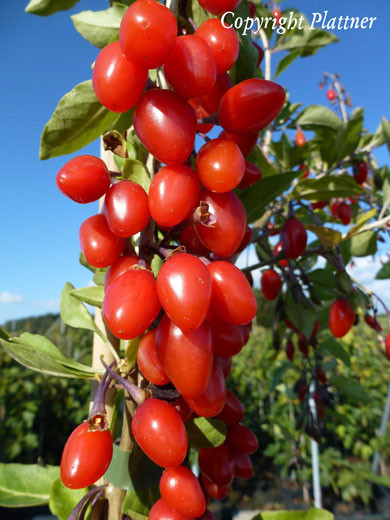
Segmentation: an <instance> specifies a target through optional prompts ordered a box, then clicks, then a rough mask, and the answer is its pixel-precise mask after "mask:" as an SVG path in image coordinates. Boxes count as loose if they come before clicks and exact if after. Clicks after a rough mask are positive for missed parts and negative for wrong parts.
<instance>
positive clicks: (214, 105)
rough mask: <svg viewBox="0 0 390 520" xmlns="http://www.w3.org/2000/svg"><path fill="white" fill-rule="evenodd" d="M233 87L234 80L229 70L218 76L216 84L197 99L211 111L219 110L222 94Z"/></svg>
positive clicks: (210, 112)
mask: <svg viewBox="0 0 390 520" xmlns="http://www.w3.org/2000/svg"><path fill="white" fill-rule="evenodd" d="M231 87H232V80H231V79H230V76H229V74H228V73H227V72H225V73H224V74H221V75H220V76H217V79H216V80H215V83H214V85H213V86H212V87H211V89H209V90H208V91H207V92H204V93H203V94H201V95H200V96H199V97H198V98H197V99H198V100H199V103H200V104H201V105H202V107H203V108H204V109H205V110H206V111H207V112H208V113H209V114H214V113H215V112H217V111H218V107H219V103H220V101H221V98H222V96H223V95H224V94H225V92H227V91H228V90H229V89H230V88H231Z"/></svg>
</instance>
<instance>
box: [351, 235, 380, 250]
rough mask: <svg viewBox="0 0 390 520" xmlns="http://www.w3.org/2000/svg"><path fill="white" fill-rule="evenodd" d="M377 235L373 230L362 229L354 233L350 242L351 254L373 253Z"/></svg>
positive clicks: (375, 248)
mask: <svg viewBox="0 0 390 520" xmlns="http://www.w3.org/2000/svg"><path fill="white" fill-rule="evenodd" d="M376 238H377V236H376V233H375V231H364V232H363V233H360V234H358V235H354V236H353V237H352V238H351V242H350V252H351V255H352V256H368V255H375V253H376V250H377V240H376Z"/></svg>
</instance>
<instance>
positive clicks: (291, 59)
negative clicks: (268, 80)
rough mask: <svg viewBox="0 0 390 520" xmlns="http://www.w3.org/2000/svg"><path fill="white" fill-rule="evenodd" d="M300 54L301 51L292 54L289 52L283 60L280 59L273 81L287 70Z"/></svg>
mask: <svg viewBox="0 0 390 520" xmlns="http://www.w3.org/2000/svg"><path fill="white" fill-rule="evenodd" d="M301 54H302V51H301V50H295V51H292V52H289V53H288V54H287V55H286V56H284V58H282V59H281V60H280V61H279V63H278V66H277V69H276V72H275V75H274V79H276V78H277V77H278V76H279V75H280V74H281V73H282V72H283V71H284V70H286V69H287V67H289V66H290V65H291V63H293V62H294V61H295V60H296V59H297V58H299V56H300V55H301Z"/></svg>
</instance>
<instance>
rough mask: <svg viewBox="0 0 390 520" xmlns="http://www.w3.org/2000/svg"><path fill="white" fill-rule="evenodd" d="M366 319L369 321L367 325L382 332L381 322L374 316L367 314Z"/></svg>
mask: <svg viewBox="0 0 390 520" xmlns="http://www.w3.org/2000/svg"><path fill="white" fill-rule="evenodd" d="M364 321H365V322H366V323H367V325H368V326H369V327H371V328H372V329H373V330H375V331H376V332H381V331H382V326H381V324H380V323H379V321H378V320H377V319H376V318H375V317H374V316H370V315H369V314H366V315H365V316H364Z"/></svg>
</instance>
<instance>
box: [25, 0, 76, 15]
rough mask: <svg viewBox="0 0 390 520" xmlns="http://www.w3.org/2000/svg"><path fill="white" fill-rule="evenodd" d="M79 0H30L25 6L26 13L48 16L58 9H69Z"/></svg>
mask: <svg viewBox="0 0 390 520" xmlns="http://www.w3.org/2000/svg"><path fill="white" fill-rule="evenodd" d="M77 2H79V0H30V2H29V3H28V5H27V7H26V8H25V11H26V13H30V14H37V15H39V16H48V15H50V14H54V13H56V12H58V11H67V10H68V9H70V8H71V7H73V6H74V5H76V4H77Z"/></svg>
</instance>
